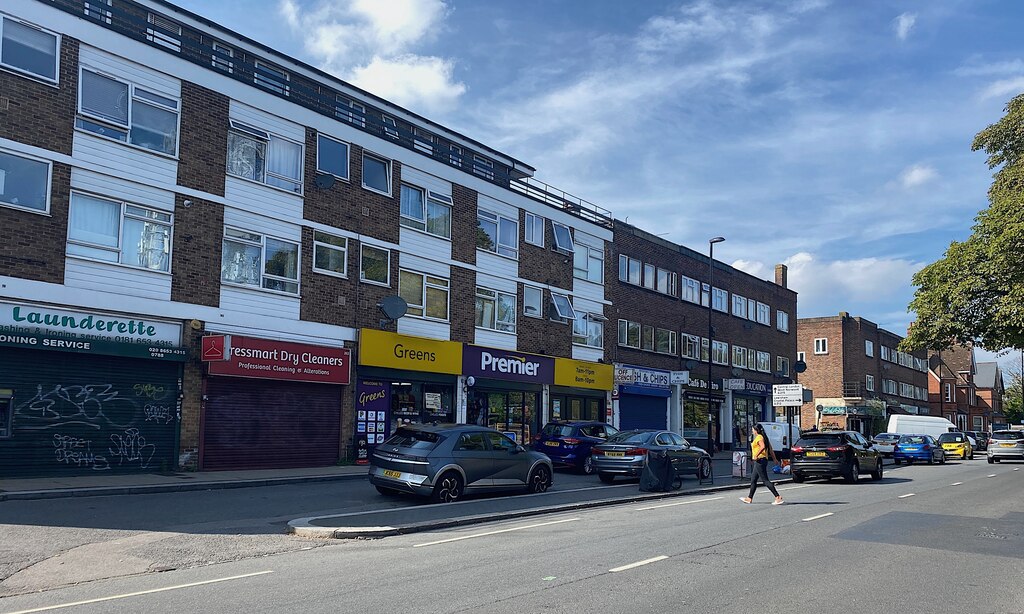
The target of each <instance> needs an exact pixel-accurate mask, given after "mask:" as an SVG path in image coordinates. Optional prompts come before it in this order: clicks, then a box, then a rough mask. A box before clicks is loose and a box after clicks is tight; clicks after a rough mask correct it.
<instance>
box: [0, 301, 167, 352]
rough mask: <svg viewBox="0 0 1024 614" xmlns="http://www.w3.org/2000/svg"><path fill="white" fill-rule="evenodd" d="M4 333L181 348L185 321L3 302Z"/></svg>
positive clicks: (0, 319) (1, 320)
mask: <svg viewBox="0 0 1024 614" xmlns="http://www.w3.org/2000/svg"><path fill="white" fill-rule="evenodd" d="M0 333H3V334H19V333H20V334H29V335H42V336H49V337H52V338H59V337H64V338H67V339H78V340H99V339H104V340H107V341H113V342H117V343H135V344H138V345H145V346H153V347H155V346H160V345H163V346H167V347H179V346H180V345H181V324H178V323H176V322H162V321H159V320H151V319H149V318H145V317H142V316H131V315H128V316H125V315H111V314H105V313H98V312H89V311H72V310H68V309H57V308H53V307H43V306H41V305H33V304H31V303H8V302H0Z"/></svg>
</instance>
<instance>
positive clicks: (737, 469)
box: [732, 452, 750, 478]
mask: <svg viewBox="0 0 1024 614" xmlns="http://www.w3.org/2000/svg"><path fill="white" fill-rule="evenodd" d="M749 459H750V455H749V454H747V453H746V452H733V453H732V477H734V478H746V477H750V462H749Z"/></svg>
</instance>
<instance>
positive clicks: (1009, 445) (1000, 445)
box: [999, 443, 1017, 448]
mask: <svg viewBox="0 0 1024 614" xmlns="http://www.w3.org/2000/svg"><path fill="white" fill-rule="evenodd" d="M1016 445H1017V444H1015V443H1001V444H999V447H1000V448H1013V447H1015V446H1016Z"/></svg>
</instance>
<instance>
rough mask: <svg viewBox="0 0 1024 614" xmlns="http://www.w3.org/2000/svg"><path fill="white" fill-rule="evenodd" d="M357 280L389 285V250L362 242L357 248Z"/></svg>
mask: <svg viewBox="0 0 1024 614" xmlns="http://www.w3.org/2000/svg"><path fill="white" fill-rule="evenodd" d="M359 280H360V281H363V282H366V283H368V284H378V285H381V286H390V285H391V251H390V250H386V249H384V248H381V247H374V246H372V245H367V244H365V243H363V244H362V246H361V247H360V250H359Z"/></svg>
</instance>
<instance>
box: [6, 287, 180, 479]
mask: <svg viewBox="0 0 1024 614" xmlns="http://www.w3.org/2000/svg"><path fill="white" fill-rule="evenodd" d="M0 348H2V349H0V475H3V476H6V477H22V476H71V475H85V474H89V475H95V474H102V473H116V472H121V473H128V472H153V471H170V470H173V469H175V468H176V466H177V458H178V439H177V438H178V422H179V415H180V410H181V406H180V398H181V395H180V391H181V373H182V368H181V365H182V363H183V362H184V361H185V359H186V358H187V352H186V351H185V350H184V349H183V348H182V347H181V324H180V323H178V322H169V321H164V320H155V319H152V318H149V317H147V316H143V315H131V314H114V313H101V312H94V311H86V310H84V309H80V308H76V307H50V306H45V305H36V304H30V303H16V302H0Z"/></svg>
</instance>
